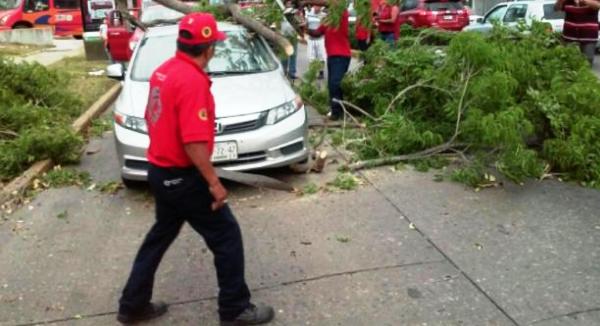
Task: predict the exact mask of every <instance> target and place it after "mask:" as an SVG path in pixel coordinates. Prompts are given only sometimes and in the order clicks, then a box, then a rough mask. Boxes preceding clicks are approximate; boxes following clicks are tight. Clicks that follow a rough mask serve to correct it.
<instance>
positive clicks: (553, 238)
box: [0, 134, 600, 326]
mask: <svg viewBox="0 0 600 326" xmlns="http://www.w3.org/2000/svg"><path fill="white" fill-rule="evenodd" d="M89 146H90V147H91V148H93V149H94V150H93V151H90V152H96V151H99V152H98V153H96V154H93V155H86V156H85V157H84V160H83V162H82V164H81V165H80V166H81V168H82V169H85V170H87V171H89V172H90V173H91V174H92V176H93V177H94V179H95V180H96V181H97V182H102V181H108V180H118V177H119V176H118V172H117V170H116V168H115V167H116V159H115V157H114V149H113V147H112V146H113V144H112V139H111V135H110V134H108V135H106V136H105V138H104V139H101V140H95V141H93V142H92V143H91V144H90V145H89ZM333 153H335V152H333ZM332 158H333V159H337V160H342V158H341V157H335V155H334V156H333V157H332ZM336 169H337V165H335V164H332V165H329V166H328V168H327V170H326V171H325V173H324V174H323V175H314V174H313V175H290V174H289V172H287V171H281V172H277V171H275V172H272V174H274V175H275V176H276V177H279V178H282V179H284V180H286V181H288V182H291V183H292V184H294V185H295V186H296V187H298V188H302V187H303V186H304V185H306V184H307V183H311V182H312V183H315V184H317V185H319V186H325V184H326V183H327V182H328V181H331V180H332V179H333V178H334V177H335V175H336ZM364 177H365V184H364V185H363V186H361V187H360V188H359V189H358V190H356V191H350V192H342V193H335V192H334V193H331V192H319V193H318V194H315V195H305V196H297V195H295V194H290V193H282V192H276V191H266V190H255V189H251V188H246V187H241V186H236V185H233V184H230V185H228V187H229V188H230V190H231V194H232V198H231V204H232V207H233V209H234V211H235V212H236V214H237V216H238V219H239V221H240V224H241V225H242V229H243V232H244V237H245V244H246V257H247V258H246V260H247V278H248V282H249V284H250V286H251V288H252V289H253V293H254V297H255V300H256V301H264V302H268V303H270V304H273V305H274V306H275V307H276V309H277V311H278V314H277V320H276V322H275V323H274V324H273V325H543V326H549V325H599V324H600V298H599V297H598V293H600V269H599V268H598V266H597V263H598V254H599V249H598V247H599V246H598V245H599V243H600V242H599V240H600V219H599V216H598V213H597V212H598V211H599V210H600V192H599V191H596V190H591V189H584V188H581V187H578V186H575V185H570V184H563V183H558V182H553V181H545V182H531V183H528V184H527V185H526V186H524V187H518V186H507V187H506V188H499V189H489V190H485V191H482V192H474V191H473V190H471V189H467V188H465V187H464V186H462V185H459V184H455V183H450V182H442V183H438V182H434V181H433V175H432V174H427V173H418V172H412V171H410V170H406V171H399V172H394V171H391V170H390V169H389V168H380V169H377V170H372V171H367V172H366V173H365V174H364ZM5 219H6V220H4V221H3V222H2V224H1V225H0V325H35V324H42V323H54V324H58V325H115V324H116V322H115V310H116V303H117V299H118V297H119V293H120V290H121V287H122V286H123V284H124V282H125V278H126V277H127V274H128V272H129V269H130V266H131V262H132V259H133V256H134V255H135V252H136V250H137V248H138V246H139V244H140V243H141V241H142V237H143V236H144V234H145V232H146V231H147V230H148V228H149V227H150V225H151V224H152V221H153V208H152V201H151V199H150V197H149V195H148V194H147V193H146V192H145V191H144V190H138V191H132V190H124V191H121V192H119V193H118V194H117V195H114V196H112V195H107V194H101V193H99V192H97V191H86V190H83V189H78V188H74V187H71V188H63V189H51V190H47V191H44V192H43V193H42V194H40V195H39V196H38V197H37V198H36V199H35V200H34V201H33V202H32V203H30V204H28V205H26V206H25V207H23V208H22V209H20V210H19V211H17V212H16V213H14V214H13V215H10V216H7V217H5ZM411 223H412V224H411ZM216 291H217V288H216V280H215V276H214V269H213V266H212V257H211V255H210V253H209V252H208V250H207V249H206V247H205V245H204V243H203V242H202V240H200V238H199V237H198V236H197V235H196V234H195V233H194V232H193V231H192V230H191V229H190V228H189V227H187V226H186V227H184V230H183V232H182V234H181V235H180V237H179V239H178V240H177V241H176V242H175V244H174V245H173V246H172V248H171V249H170V250H169V251H168V252H167V255H166V257H165V259H164V261H163V264H162V265H161V267H160V269H159V272H158V274H157V277H156V285H155V291H154V294H155V295H154V297H155V298H156V299H161V300H166V301H167V302H168V303H169V304H170V305H171V310H170V312H169V314H168V315H166V316H165V317H164V318H161V319H159V320H157V321H155V322H153V323H150V325H216V320H217V319H216V318H217V315H216V300H215V295H216Z"/></svg>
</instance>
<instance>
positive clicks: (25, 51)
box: [0, 43, 54, 57]
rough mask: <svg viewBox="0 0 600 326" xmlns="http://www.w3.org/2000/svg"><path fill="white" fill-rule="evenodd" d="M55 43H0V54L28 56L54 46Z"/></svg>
mask: <svg viewBox="0 0 600 326" xmlns="http://www.w3.org/2000/svg"><path fill="white" fill-rule="evenodd" d="M53 47H54V46H53V45H33V44H18V43H0V55H8V56H18V57H21V56H26V55H30V54H33V53H35V52H37V51H40V50H44V49H50V48H53Z"/></svg>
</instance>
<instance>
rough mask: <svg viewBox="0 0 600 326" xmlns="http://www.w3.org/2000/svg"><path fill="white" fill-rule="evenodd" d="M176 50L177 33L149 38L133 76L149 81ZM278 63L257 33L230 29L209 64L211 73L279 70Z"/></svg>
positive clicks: (138, 54) (138, 59)
mask: <svg viewBox="0 0 600 326" xmlns="http://www.w3.org/2000/svg"><path fill="white" fill-rule="evenodd" d="M175 50H176V35H167V36H155V37H149V38H146V39H144V40H143V41H142V43H141V44H140V48H139V49H138V53H137V55H136V57H135V62H134V63H133V70H132V71H131V78H132V79H133V80H136V81H148V80H149V79H150V76H151V75H152V73H153V72H154V70H156V68H158V66H159V65H161V64H162V63H163V62H165V61H166V60H167V59H169V58H171V57H173V55H174V54H175ZM277 67H278V64H277V62H276V61H275V59H274V58H273V56H272V55H271V53H270V52H269V51H268V50H267V47H266V45H265V43H264V42H263V41H262V40H261V39H260V38H259V37H258V36H255V35H250V34H249V33H247V32H245V31H234V32H227V40H225V41H224V42H220V43H217V47H216V51H215V56H214V57H213V59H212V60H211V61H210V64H209V65H208V69H207V72H209V73H213V74H215V75H218V74H227V73H238V74H243V73H256V72H265V71H271V70H275V69H277Z"/></svg>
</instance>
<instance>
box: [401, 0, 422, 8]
mask: <svg viewBox="0 0 600 326" xmlns="http://www.w3.org/2000/svg"><path fill="white" fill-rule="evenodd" d="M418 5H419V0H406V1H404V2H403V3H402V7H400V11H406V10H412V9H415V8H417V6H418Z"/></svg>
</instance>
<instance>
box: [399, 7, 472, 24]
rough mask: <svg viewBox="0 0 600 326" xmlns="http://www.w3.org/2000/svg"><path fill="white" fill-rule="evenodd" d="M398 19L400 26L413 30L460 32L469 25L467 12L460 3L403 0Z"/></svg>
mask: <svg viewBox="0 0 600 326" xmlns="http://www.w3.org/2000/svg"><path fill="white" fill-rule="evenodd" d="M399 19H400V24H401V25H402V24H408V25H411V26H412V27H415V28H427V27H436V28H441V29H445V30H449V31H460V30H462V29H463V28H464V27H465V26H467V25H469V12H468V10H467V9H466V8H465V6H464V5H463V3H462V2H461V1H453V0H405V1H404V2H403V4H402V6H401V7H400V14H399Z"/></svg>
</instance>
